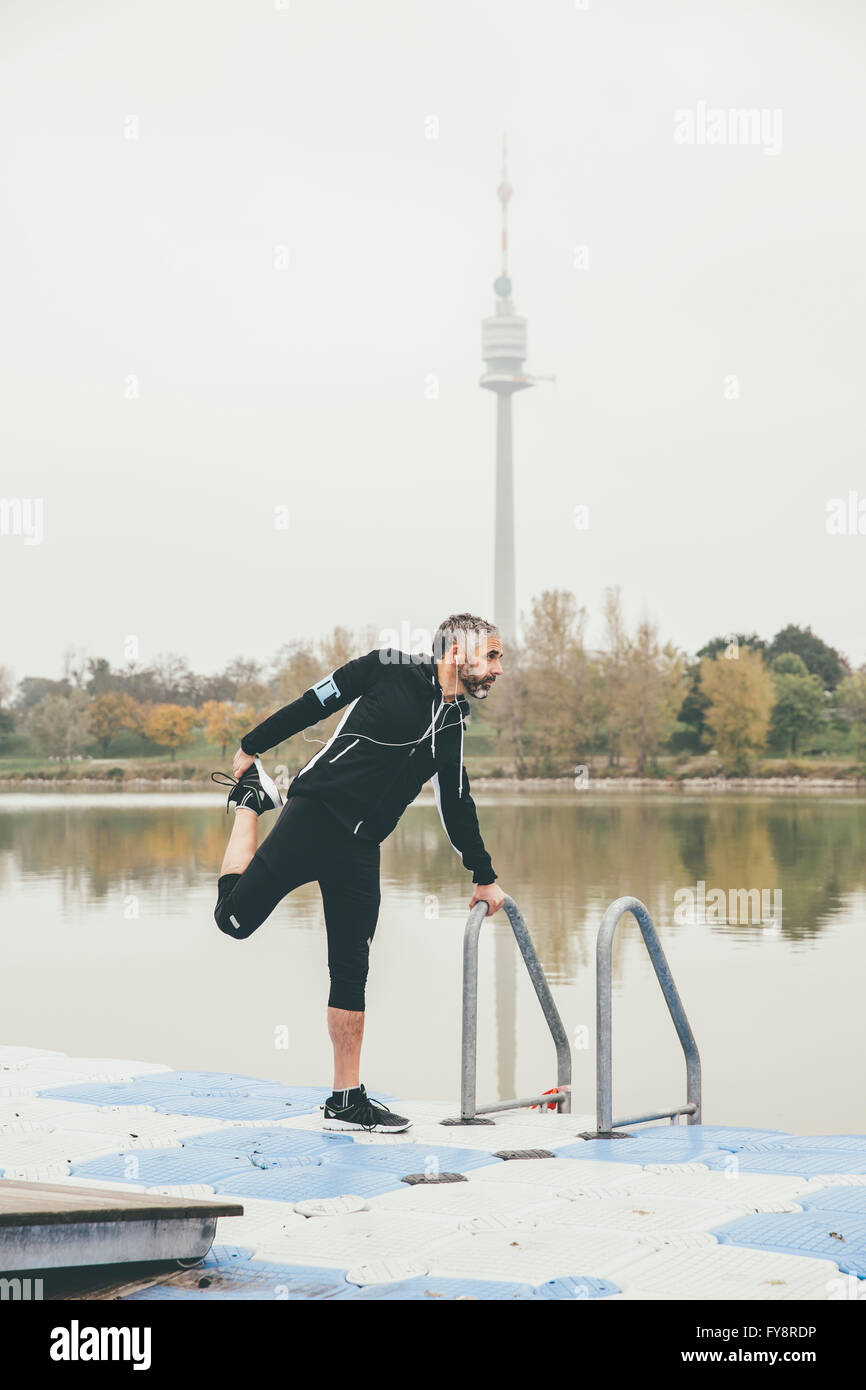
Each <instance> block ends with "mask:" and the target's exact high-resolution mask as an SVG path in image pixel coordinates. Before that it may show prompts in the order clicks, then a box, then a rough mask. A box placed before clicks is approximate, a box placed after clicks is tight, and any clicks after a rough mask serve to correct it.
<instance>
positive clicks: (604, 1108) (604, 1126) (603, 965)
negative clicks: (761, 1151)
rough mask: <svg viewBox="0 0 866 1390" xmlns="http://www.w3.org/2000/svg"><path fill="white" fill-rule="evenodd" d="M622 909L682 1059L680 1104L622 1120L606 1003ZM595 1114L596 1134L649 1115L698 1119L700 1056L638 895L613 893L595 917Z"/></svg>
mask: <svg viewBox="0 0 866 1390" xmlns="http://www.w3.org/2000/svg"><path fill="white" fill-rule="evenodd" d="M626 912H630V913H631V914H632V916H633V917H634V918H635V919H636V921H637V924H638V926H639V927H640V930H641V935H642V937H643V940H644V945H645V946H646V948H647V952H648V954H649V958H650V960H651V961H652V967H653V970H654V971H655V973H656V979H657V980H658V982H659V984H660V985H661V989H662V994H663V995H664V997H665V1003H666V1004H667V1006H668V1012H669V1013H670V1016H671V1018H672V1019H673V1022H674V1027H675V1028H676V1030H677V1037H678V1038H679V1040H680V1045H681V1047H682V1049H683V1054H684V1056H685V1059H686V1104H685V1105H679V1106H677V1107H676V1108H675V1109H673V1110H661V1111H656V1112H654V1113H652V1114H649V1115H634V1116H631V1117H629V1118H628V1119H625V1120H614V1119H613V1090H612V1086H613V1082H612V1041H611V1039H612V1019H613V1010H612V1005H611V959H612V956H613V937H614V932H615V931H616V928H617V925H618V923H619V921H620V918H622V917H623V916H624V915H625V913H626ZM596 988H597V1003H596V1041H597V1050H596V1076H597V1083H598V1090H597V1094H596V1120H597V1124H598V1133H599V1134H610V1133H611V1131H612V1130H614V1129H617V1128H624V1127H625V1126H627V1125H639V1124H645V1123H646V1122H647V1121H649V1120H665V1119H669V1120H670V1121H671V1123H672V1124H673V1123H675V1117H676V1116H677V1115H686V1116H688V1123H689V1124H690V1125H697V1124H700V1123H701V1059H700V1055H699V1054H698V1045H697V1043H696V1042H695V1038H694V1034H693V1033H692V1030H691V1026H690V1024H689V1021H688V1019H687V1018H686V1011H685V1009H684V1008H683V1005H682V1000H681V999H680V996H679V994H678V993H677V987H676V985H675V984H674V980H673V976H672V975H671V971H670V966H669V965H668V963H667V960H666V958H665V953H664V951H663V950H662V947H661V942H660V941H659V938H658V933H657V932H656V929H655V927H654V925H653V920H652V918H651V917H650V915H649V912H648V910H647V908H646V907H645V906H644V904H643V903H642V902H640V900H639V899H638V898H629V897H624V898H617V899H616V900H615V901H614V902H612V903H611V905H610V907H609V908H608V909H607V912H606V913H605V914H604V916H603V917H602V919H601V926H600V927H599V929H598V942H597V946H596Z"/></svg>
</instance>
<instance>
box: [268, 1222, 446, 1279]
mask: <svg viewBox="0 0 866 1390" xmlns="http://www.w3.org/2000/svg"><path fill="white" fill-rule="evenodd" d="M456 1235H457V1221H456V1219H455V1218H453V1217H445V1216H443V1217H431V1216H420V1215H418V1214H417V1213H416V1212H407V1213H405V1214H402V1213H397V1212H390V1211H378V1212H374V1211H364V1212H358V1213H357V1214H355V1215H349V1216H323V1217H321V1218H320V1219H318V1220H310V1221H308V1222H307V1223H306V1225H305V1228H304V1230H303V1231H300V1232H299V1233H298V1234H294V1233H293V1234H291V1235H287V1236H284V1238H283V1239H282V1240H278V1241H277V1242H275V1243H274V1244H273V1245H270V1244H269V1245H267V1246H263V1247H261V1248H260V1249H259V1251H258V1257H259V1259H273V1260H276V1261H279V1262H280V1263H283V1264H302V1265H323V1266H327V1267H331V1268H338V1269H349V1268H352V1267H354V1266H357V1265H366V1264H370V1263H372V1262H374V1261H379V1260H396V1259H399V1260H406V1259H408V1260H413V1261H414V1260H420V1261H421V1262H422V1263H425V1262H426V1263H429V1260H430V1251H431V1250H432V1249H434V1248H435V1247H436V1246H438V1245H439V1244H440V1243H441V1242H442V1241H443V1240H448V1239H453V1238H454V1237H455V1236H456Z"/></svg>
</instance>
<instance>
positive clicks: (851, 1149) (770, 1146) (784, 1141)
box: [745, 1134, 866, 1157]
mask: <svg viewBox="0 0 866 1390" xmlns="http://www.w3.org/2000/svg"><path fill="white" fill-rule="evenodd" d="M745 1147H746V1148H747V1149H748V1150H750V1151H752V1152H756V1153H757V1152H760V1153H775V1152H776V1151H777V1150H779V1149H781V1150H783V1151H784V1152H786V1153H800V1152H801V1151H802V1150H804V1149H821V1150H827V1151H828V1152H829V1151H832V1152H834V1153H843V1154H860V1155H861V1156H862V1157H866V1134H786V1135H782V1136H779V1137H777V1138H773V1139H765V1140H762V1141H756V1142H755V1143H751V1144H748V1145H746V1146H745Z"/></svg>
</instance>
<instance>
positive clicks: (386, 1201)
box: [370, 1182, 570, 1230]
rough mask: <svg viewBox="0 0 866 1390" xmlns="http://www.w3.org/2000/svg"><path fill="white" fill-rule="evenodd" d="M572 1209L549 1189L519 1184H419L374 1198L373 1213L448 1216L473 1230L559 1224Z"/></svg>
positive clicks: (371, 1201) (463, 1227)
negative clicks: (519, 1222)
mask: <svg viewBox="0 0 866 1390" xmlns="http://www.w3.org/2000/svg"><path fill="white" fill-rule="evenodd" d="M569 1206H570V1203H569V1202H568V1201H565V1200H562V1199H559V1198H557V1197H556V1196H555V1194H554V1193H553V1192H552V1191H551V1190H550V1189H549V1188H539V1187H531V1186H529V1185H528V1184H527V1185H523V1184H519V1183H470V1182H455V1183H419V1184H417V1185H416V1186H414V1187H405V1186H404V1187H403V1188H402V1189H401V1191H399V1192H386V1193H384V1194H383V1195H382V1196H381V1197H371V1198H370V1208H371V1210H372V1211H391V1212H404V1211H414V1212H420V1213H421V1214H422V1215H427V1216H448V1217H453V1218H455V1219H456V1220H457V1221H458V1222H459V1223H460V1226H461V1229H469V1230H496V1229H503V1228H505V1227H506V1226H509V1225H513V1224H514V1223H515V1222H516V1221H526V1222H530V1223H536V1222H537V1223H542V1224H546V1225H556V1223H557V1221H559V1220H560V1219H561V1218H562V1215H563V1212H564V1210H565V1208H567V1207H569Z"/></svg>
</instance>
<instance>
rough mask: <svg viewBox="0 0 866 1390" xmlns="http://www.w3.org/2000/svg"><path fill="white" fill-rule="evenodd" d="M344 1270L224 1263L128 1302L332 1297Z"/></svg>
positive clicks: (179, 1277) (174, 1279) (142, 1292)
mask: <svg viewBox="0 0 866 1390" xmlns="http://www.w3.org/2000/svg"><path fill="white" fill-rule="evenodd" d="M346 1287H347V1285H346V1271H345V1270H337V1269H316V1268H313V1267H306V1266H304V1265H280V1264H268V1263H265V1262H264V1261H258V1260H257V1261H255V1262H254V1263H253V1262H247V1261H242V1260H232V1261H229V1262H228V1263H226V1264H221V1265H218V1266H213V1267H208V1268H201V1267H200V1266H198V1265H197V1266H196V1267H195V1268H194V1269H189V1270H185V1271H183V1273H181V1274H178V1275H174V1276H173V1277H172V1279H171V1282H170V1283H165V1284H154V1285H152V1286H151V1287H150V1288H148V1289H142V1290H140V1292H139V1293H134V1294H129V1295H127V1298H128V1300H129V1301H130V1302H146V1301H153V1300H158V1299H189V1298H196V1299H209V1298H215V1299H222V1298H231V1299H252V1298H255V1299H259V1300H273V1301H274V1302H292V1301H294V1300H296V1299H310V1298H335V1297H336V1296H338V1295H340V1294H342V1293H344V1292H345V1290H346Z"/></svg>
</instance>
